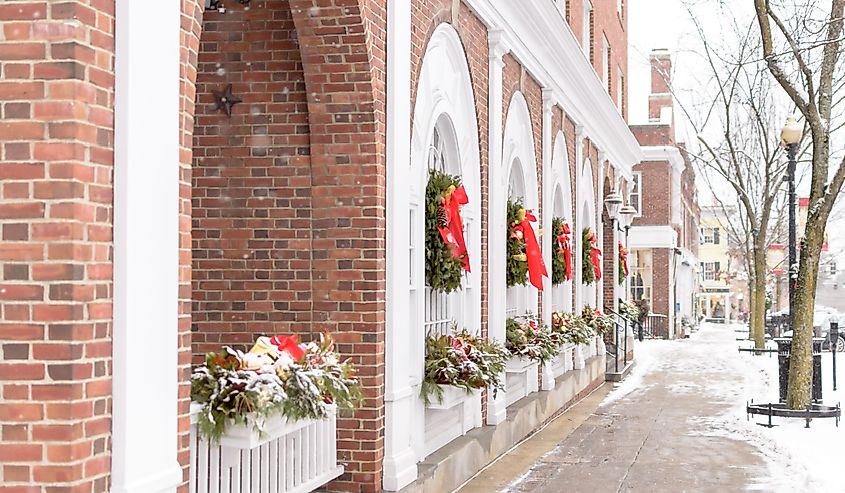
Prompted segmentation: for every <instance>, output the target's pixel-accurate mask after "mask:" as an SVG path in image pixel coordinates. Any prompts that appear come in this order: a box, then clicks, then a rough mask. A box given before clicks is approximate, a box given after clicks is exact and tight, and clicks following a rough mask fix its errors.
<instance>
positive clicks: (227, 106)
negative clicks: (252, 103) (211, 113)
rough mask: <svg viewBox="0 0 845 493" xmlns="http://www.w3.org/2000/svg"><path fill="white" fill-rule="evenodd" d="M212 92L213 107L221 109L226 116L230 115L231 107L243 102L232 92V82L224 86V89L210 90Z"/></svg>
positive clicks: (217, 109)
mask: <svg viewBox="0 0 845 493" xmlns="http://www.w3.org/2000/svg"><path fill="white" fill-rule="evenodd" d="M211 92H213V93H214V100H215V103H214V109H215V111H219V110H223V113H226V116H228V117H231V116H232V107H233V106H235V105H236V104H238V103H241V102H243V100H242V99H241V98H239V97H237V96H235V95H234V94H232V84H229V85H227V86H226V89H224V90H222V91H211Z"/></svg>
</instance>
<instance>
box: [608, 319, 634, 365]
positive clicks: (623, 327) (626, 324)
mask: <svg viewBox="0 0 845 493" xmlns="http://www.w3.org/2000/svg"><path fill="white" fill-rule="evenodd" d="M607 312H608V313H610V314H611V315H613V317H614V320H613V322H614V324H615V327H614V330H613V341H612V343H611V345H612V346H613V351H610V349H609V348H608V349H605V352H606V353H607V354H609V355H612V356H613V368H614V372H616V373H619V359H620V358H619V350H620V349H621V350H622V368H623V369H624V368H625V367H626V366H628V332H629V330H628V329H629V328H630V329H631V331H633V330H634V329H635V328H636V326H637V325H640V324H639V322H637V321H636V320H630V319H628V318H627V317H625V316H624V315H621V314H619V313H616V312H615V311H613V310H611V309H607ZM620 331H621V332H622V343H621V347H620V342H619V333H620ZM638 333H639V334H640V337H642V326H641V325H640V328H639V331H638ZM640 340H642V339H640Z"/></svg>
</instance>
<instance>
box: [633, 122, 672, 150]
mask: <svg viewBox="0 0 845 493" xmlns="http://www.w3.org/2000/svg"><path fill="white" fill-rule="evenodd" d="M630 127H631V132H633V133H634V137H636V138H637V142H639V143H640V145H641V146H666V145H675V136H674V135H673V133H672V127H671V126H670V125H654V124H650V125H631V126H630Z"/></svg>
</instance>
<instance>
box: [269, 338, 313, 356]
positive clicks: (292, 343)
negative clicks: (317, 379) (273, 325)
mask: <svg viewBox="0 0 845 493" xmlns="http://www.w3.org/2000/svg"><path fill="white" fill-rule="evenodd" d="M298 340H299V336H273V337H271V338H270V344H272V345H274V346H276V349H278V350H279V351H280V352H283V353H288V354H289V355H291V357H292V358H293V359H295V360H296V361H299V360H300V359H302V357H303V356H305V351H303V350H302V348H301V347H299V344H297V341H298Z"/></svg>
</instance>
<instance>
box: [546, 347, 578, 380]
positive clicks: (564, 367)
mask: <svg viewBox="0 0 845 493" xmlns="http://www.w3.org/2000/svg"><path fill="white" fill-rule="evenodd" d="M574 356H575V344H566V345H564V346H562V347H561V348H560V352H559V353H558V355H557V356H556V357H555V359H553V360H551V361H549V363H548V364H546V365H543V390H552V389H553V388H555V379H557V378H558V377H559V376H561V375H563V374H564V373H566V372H568V371H570V370H572V369H573V367H574V364H573V360H574Z"/></svg>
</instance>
